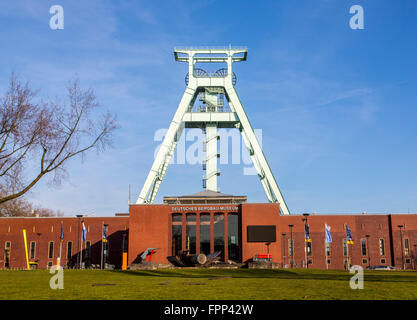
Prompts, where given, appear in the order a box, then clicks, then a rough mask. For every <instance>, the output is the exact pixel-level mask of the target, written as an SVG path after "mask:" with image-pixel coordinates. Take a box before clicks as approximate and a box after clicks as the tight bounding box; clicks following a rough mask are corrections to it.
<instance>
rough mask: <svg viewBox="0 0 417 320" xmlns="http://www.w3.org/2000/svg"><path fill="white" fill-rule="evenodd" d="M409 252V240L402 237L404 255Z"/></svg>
mask: <svg viewBox="0 0 417 320" xmlns="http://www.w3.org/2000/svg"><path fill="white" fill-rule="evenodd" d="M409 254H410V242H409V241H408V238H405V239H404V255H406V256H408V255H409Z"/></svg>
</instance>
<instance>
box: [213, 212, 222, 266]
mask: <svg viewBox="0 0 417 320" xmlns="http://www.w3.org/2000/svg"><path fill="white" fill-rule="evenodd" d="M213 227H214V251H221V260H223V261H224V214H223V213H215V214H214V226H213Z"/></svg>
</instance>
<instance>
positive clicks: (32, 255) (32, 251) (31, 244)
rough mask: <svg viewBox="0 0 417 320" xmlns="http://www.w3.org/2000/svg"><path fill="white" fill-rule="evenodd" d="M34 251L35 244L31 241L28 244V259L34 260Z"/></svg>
mask: <svg viewBox="0 0 417 320" xmlns="http://www.w3.org/2000/svg"><path fill="white" fill-rule="evenodd" d="M35 250H36V242H35V241H32V242H31V243H30V259H35Z"/></svg>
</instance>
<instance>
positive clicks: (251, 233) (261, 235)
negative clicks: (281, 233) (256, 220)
mask: <svg viewBox="0 0 417 320" xmlns="http://www.w3.org/2000/svg"><path fill="white" fill-rule="evenodd" d="M276 235H277V231H276V226H248V242H276V241H277V237H276Z"/></svg>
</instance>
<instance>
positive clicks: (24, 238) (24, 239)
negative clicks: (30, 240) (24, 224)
mask: <svg viewBox="0 0 417 320" xmlns="http://www.w3.org/2000/svg"><path fill="white" fill-rule="evenodd" d="M23 241H24V242H25V252H26V266H27V269H28V270H30V268H29V256H28V244H27V241H26V229H23Z"/></svg>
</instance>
